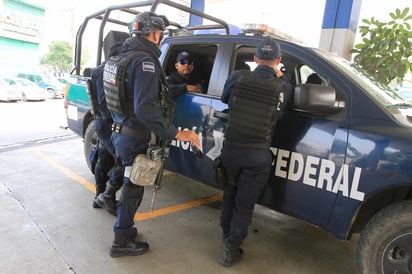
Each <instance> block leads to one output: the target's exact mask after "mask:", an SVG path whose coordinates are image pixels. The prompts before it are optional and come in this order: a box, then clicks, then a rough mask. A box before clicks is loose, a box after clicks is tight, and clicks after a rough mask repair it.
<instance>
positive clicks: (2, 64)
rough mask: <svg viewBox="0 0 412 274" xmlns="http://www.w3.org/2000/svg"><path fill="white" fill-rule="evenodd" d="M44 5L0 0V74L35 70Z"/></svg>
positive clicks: (37, 61)
mask: <svg viewBox="0 0 412 274" xmlns="http://www.w3.org/2000/svg"><path fill="white" fill-rule="evenodd" d="M44 18H45V9H44V8H43V7H40V6H38V5H35V4H32V3H31V2H30V1H24V0H20V1H13V0H0V49H1V50H0V75H1V76H14V75H16V74H17V73H19V72H37V71H38V69H39V64H40V58H41V54H40V51H39V46H40V43H41V41H42V35H43V33H42V32H43V29H44Z"/></svg>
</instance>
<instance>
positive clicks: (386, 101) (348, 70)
mask: <svg viewBox="0 0 412 274" xmlns="http://www.w3.org/2000/svg"><path fill="white" fill-rule="evenodd" d="M315 51H316V52H317V53H318V54H319V55H321V56H323V57H324V58H326V59H327V60H328V61H329V62H331V63H333V64H334V65H335V66H336V67H338V68H339V69H340V70H341V71H343V72H345V74H346V75H347V76H348V77H349V78H351V79H352V81H353V82H355V83H357V84H358V85H359V86H361V87H362V88H363V89H364V90H365V91H366V92H368V93H369V95H370V96H371V97H373V98H374V99H375V100H376V101H377V102H378V103H379V104H381V105H382V106H384V107H385V108H396V107H397V106H399V108H405V107H406V108H408V107H409V108H412V105H411V104H410V102H408V101H405V99H403V98H402V97H401V96H400V95H398V93H397V92H396V91H394V90H393V89H392V88H390V87H389V86H387V85H384V84H381V83H379V82H378V81H377V80H376V79H374V78H373V77H372V76H370V75H368V74H367V73H366V72H365V71H364V70H363V69H361V68H360V67H358V66H356V65H355V64H354V63H352V62H350V61H348V60H346V59H344V58H342V57H340V56H338V55H335V54H333V53H329V52H326V51H322V50H318V49H316V50H315Z"/></svg>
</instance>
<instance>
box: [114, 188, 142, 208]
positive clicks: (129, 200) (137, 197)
mask: <svg viewBox="0 0 412 274" xmlns="http://www.w3.org/2000/svg"><path fill="white" fill-rule="evenodd" d="M143 192H144V187H142V186H138V185H134V184H132V183H130V182H129V183H127V184H124V185H123V190H122V194H121V195H120V199H119V202H120V203H121V204H123V205H125V206H126V207H132V208H138V207H139V206H140V203H141V202H142V199H143Z"/></svg>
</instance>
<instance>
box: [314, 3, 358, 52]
mask: <svg viewBox="0 0 412 274" xmlns="http://www.w3.org/2000/svg"><path fill="white" fill-rule="evenodd" d="M361 5H362V0H326V4H325V12H324V15H323V23H322V32H321V36H320V42H319V47H320V48H322V49H325V50H327V51H330V52H336V53H338V54H339V55H340V56H342V57H344V58H346V59H348V60H350V59H351V53H350V51H351V50H352V49H353V46H354V42H355V34H356V29H357V27H358V21H359V13H360V8H361Z"/></svg>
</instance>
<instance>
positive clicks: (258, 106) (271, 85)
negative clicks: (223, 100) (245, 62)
mask: <svg viewBox="0 0 412 274" xmlns="http://www.w3.org/2000/svg"><path fill="white" fill-rule="evenodd" d="M239 74H240V78H239V80H238V81H237V83H236V84H235V86H234V90H233V91H232V92H233V94H232V95H231V96H233V100H232V102H231V106H230V110H229V121H228V128H230V129H231V130H234V131H236V132H239V133H240V134H244V135H247V136H250V137H256V139H257V140H263V142H264V143H266V144H267V145H270V143H271V141H272V131H273V128H274V126H275V124H276V114H277V107H278V103H279V95H280V93H281V92H282V80H280V79H279V78H275V77H274V78H271V79H262V78H257V77H254V76H253V74H252V72H250V71H239Z"/></svg>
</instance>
